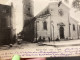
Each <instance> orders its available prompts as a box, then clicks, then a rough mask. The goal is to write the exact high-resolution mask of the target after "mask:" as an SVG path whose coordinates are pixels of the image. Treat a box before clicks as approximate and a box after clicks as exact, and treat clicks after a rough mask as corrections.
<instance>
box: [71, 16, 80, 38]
mask: <svg viewBox="0 0 80 60" xmlns="http://www.w3.org/2000/svg"><path fill="white" fill-rule="evenodd" d="M70 24H71V25H70V29H71V30H70V31H71V38H72V39H78V30H79V29H78V23H77V21H75V19H73V18H71V17H70ZM73 24H74V25H75V30H73Z"/></svg>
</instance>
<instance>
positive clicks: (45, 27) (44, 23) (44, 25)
mask: <svg viewBox="0 0 80 60" xmlns="http://www.w3.org/2000/svg"><path fill="white" fill-rule="evenodd" d="M43 29H44V30H47V22H46V21H44V22H43Z"/></svg>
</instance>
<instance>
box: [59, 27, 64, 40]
mask: <svg viewBox="0 0 80 60" xmlns="http://www.w3.org/2000/svg"><path fill="white" fill-rule="evenodd" d="M59 33H60V39H64V27H63V26H60V29H59Z"/></svg>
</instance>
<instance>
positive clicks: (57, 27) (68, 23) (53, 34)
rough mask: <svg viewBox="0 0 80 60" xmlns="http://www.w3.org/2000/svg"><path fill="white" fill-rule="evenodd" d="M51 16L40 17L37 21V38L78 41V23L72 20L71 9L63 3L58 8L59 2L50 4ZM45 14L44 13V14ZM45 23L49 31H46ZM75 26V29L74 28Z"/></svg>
mask: <svg viewBox="0 0 80 60" xmlns="http://www.w3.org/2000/svg"><path fill="white" fill-rule="evenodd" d="M47 8H48V10H49V14H45V15H42V16H41V14H40V16H39V15H38V17H36V18H37V19H36V21H37V22H36V21H35V28H36V29H35V33H36V34H35V35H37V37H36V38H39V37H40V36H41V38H43V37H45V38H46V40H48V37H50V38H51V39H52V40H56V39H57V38H59V39H78V22H77V21H76V20H75V19H73V18H71V16H70V12H69V11H70V10H69V8H68V7H67V6H66V5H64V4H63V3H62V4H61V5H60V6H58V3H57V2H54V3H50V4H49V6H48V7H47ZM42 13H43V12H42ZM44 22H46V25H47V29H44V26H43V25H44ZM73 25H74V28H73Z"/></svg>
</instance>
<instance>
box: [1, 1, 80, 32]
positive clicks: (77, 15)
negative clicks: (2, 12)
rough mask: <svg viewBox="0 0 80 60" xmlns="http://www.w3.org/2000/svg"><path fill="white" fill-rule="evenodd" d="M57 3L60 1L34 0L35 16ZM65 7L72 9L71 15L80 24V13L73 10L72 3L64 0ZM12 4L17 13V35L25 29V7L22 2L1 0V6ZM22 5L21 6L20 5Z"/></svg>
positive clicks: (15, 18)
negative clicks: (50, 4)
mask: <svg viewBox="0 0 80 60" xmlns="http://www.w3.org/2000/svg"><path fill="white" fill-rule="evenodd" d="M55 1H60V0H33V2H34V4H33V5H34V16H36V15H37V14H39V13H40V12H41V11H43V9H44V8H46V7H47V6H48V5H49V3H51V2H55ZM62 1H63V3H64V4H65V5H67V6H68V7H70V8H71V11H70V14H71V16H72V17H73V18H75V19H77V21H79V22H80V11H77V10H75V9H73V8H72V5H71V4H72V1H73V0H69V3H65V2H64V0H62ZM11 2H13V3H14V7H15V13H14V15H15V16H14V20H15V21H16V22H14V24H16V29H17V30H16V31H17V33H18V32H20V31H21V30H22V28H23V13H22V11H23V9H22V8H23V6H22V3H21V2H22V0H0V4H5V5H10V4H11ZM20 3H21V4H20ZM75 11H76V12H75Z"/></svg>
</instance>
